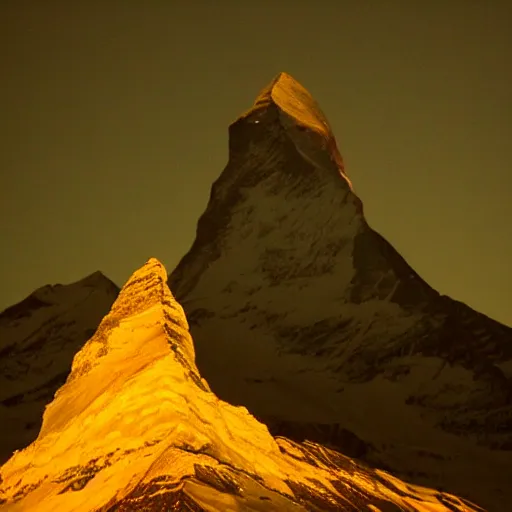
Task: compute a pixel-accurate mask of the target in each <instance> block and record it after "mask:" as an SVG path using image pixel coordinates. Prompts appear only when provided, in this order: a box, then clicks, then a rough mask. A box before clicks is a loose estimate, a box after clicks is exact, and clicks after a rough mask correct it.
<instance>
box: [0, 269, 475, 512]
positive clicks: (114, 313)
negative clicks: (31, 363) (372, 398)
mask: <svg viewBox="0 0 512 512" xmlns="http://www.w3.org/2000/svg"><path fill="white" fill-rule="evenodd" d="M166 280H167V275H166V272H165V270H164V268H163V266H162V265H161V264H160V263H159V262H158V261H157V260H155V259H151V260H149V261H148V262H147V263H146V264H145V265H144V266H143V267H142V268H141V269H139V270H138V271H136V272H135V273H134V274H133V275H132V276H131V278H130V279H129V280H128V282H127V283H126V284H125V286H124V287H123V289H122V290H121V292H120V294H119V296H118V298H117V300H116V301H115V303H114V304H113V306H112V309H111V311H110V313H109V314H108V315H107V316H106V317H105V318H104V319H103V320H102V322H101V324H100V325H99V327H98V330H97V331H96V333H95V334H94V335H93V336H92V338H91V339H90V340H89V341H88V342H87V343H86V344H85V345H84V346H83V347H82V349H81V350H80V351H79V352H78V353H77V354H76V355H75V357H74V359H73V364H72V370H71V373H70V375H69V377H68V378H67V381H66V383H65V384H64V385H63V386H62V387H61V388H60V389H59V390H58V392H57V394H56V395H55V398H54V400H53V401H52V402H51V403H50V404H49V405H48V407H47V408H46V410H45V412H44V418H43V425H42V428H41V431H40V433H39V436H38V438H37V440H36V441H35V442H33V443H32V444H31V445H30V446H29V447H28V448H26V449H25V450H23V451H21V452H17V453H16V454H15V455H14V456H13V457H12V458H11V459H10V460H9V461H8V462H7V463H6V464H5V465H4V466H3V467H2V468H1V469H0V511H2V512H3V511H9V512H18V511H34V512H55V511H59V512H71V511H73V512H100V511H101V512H113V511H117V512H120V511H125V512H127V511H132V510H133V511H134V510H137V511H142V510H144V511H148V512H151V511H154V512H157V511H162V510H169V511H170V510H173V511H195V512H203V511H204V512H212V511H223V512H229V511H232V512H234V511H240V512H241V511H246V512H250V511H254V512H257V511H258V512H262V511H265V512H272V511H275V512H287V511H288V512H300V511H303V512H306V511H308V512H320V511H325V512H329V511H332V512H343V511H346V512H362V511H365V510H366V511H374V512H376V511H381V512H385V511H386V512H394V511H396V512H398V511H409V512H413V511H418V512H419V511H424V512H428V511H431V512H433V511H438V512H442V511H447V512H448V511H460V512H463V511H464V512H472V511H475V512H476V511H477V510H482V509H480V508H478V507H477V506H473V505H472V504H470V503H468V502H466V501H464V500H462V499H459V498H457V497H455V496H453V495H449V494H446V493H440V492H437V491H432V490H429V489H425V488H420V487H415V486H412V485H409V484H406V483H405V482H401V481H400V480H398V479H396V478H394V477H393V476H391V475H390V474H388V473H386V472H384V471H379V470H372V469H369V468H366V467H364V466H362V465H360V464H358V463H356V462H355V461H353V460H351V459H349V458H347V457H344V456H343V455H341V454H339V453H336V452H334V451H331V450H329V449H326V448H323V447H322V446H320V445H318V444H315V443H309V442H308V443H302V444H301V443H296V442H293V441H290V440H287V439H284V438H273V437H272V436H271V435H270V434H269V432H268V429H267V427H266V426H264V425H263V424H261V423H259V422H258V421H257V420H256V419H255V418H253V417H252V416H251V415H250V414H249V413H248V411H247V409H246V408H245V407H235V406H233V405H230V404H227V403H225V402H223V401H221V400H219V399H218V398H217V397H216V396H215V395H214V394H213V393H212V392H211V390H210V388H209V386H208V384H207V382H206V381H205V380H204V379H202V378H201V376H200V374H199V371H198V369H197V367H196V365H195V362H194V357H195V356H194V345H193V342H192V338H191V337H190V334H189V331H188V325H187V320H186V318H185V315H184V313H183V310H182V308H181V306H180V305H179V304H178V303H177V302H176V300H175V299H174V297H173V296H172V295H171V293H170V291H169V289H168V287H167V285H166Z"/></svg>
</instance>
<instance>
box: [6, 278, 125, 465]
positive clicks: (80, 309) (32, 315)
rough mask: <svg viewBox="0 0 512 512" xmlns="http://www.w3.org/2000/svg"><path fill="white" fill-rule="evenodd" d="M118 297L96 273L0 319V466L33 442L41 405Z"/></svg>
mask: <svg viewBox="0 0 512 512" xmlns="http://www.w3.org/2000/svg"><path fill="white" fill-rule="evenodd" d="M118 292H119V289H118V288H117V287H116V285H114V283H112V281H110V280H109V279H108V278H106V277H105V276H104V275H103V274H101V273H100V272H95V273H94V274H91V275H90V276H88V277H86V278H84V279H82V280H80V281H78V282H76V283H73V284H69V285H65V286H63V285H55V286H50V285H48V286H44V287H42V288H39V289H38V290H36V291H35V292H33V293H32V294H30V295H29V296H28V297H27V298H26V299H24V300H23V301H21V302H19V303H18V304H15V305H14V306H11V307H10V308H7V309H6V310H5V311H3V312H2V313H0V464H1V463H3V462H4V461H6V460H7V459H8V458H9V457H10V456H11V454H12V452H13V451H14V450H19V449H21V448H24V447H25V446H27V445H28V444H29V443H30V442H32V441H33V440H34V439H35V438H36V436H37V433H38V432H39V428H40V426H41V420H42V416H43V411H44V407H45V405H46V404H48V403H49V402H50V401H51V400H52V399H53V395H54V393H55V391H56V390H57V389H58V388H59V387H60V386H61V385H62V384H63V383H64V382H65V381H66V378H67V376H68V374H69V372H70V370H71V361H72V360H73V356H74V355H75V354H76V352H78V350H80V349H81V348H82V345H83V344H84V343H85V341H87V339H89V338H90V337H91V336H92V334H93V333H94V331H95V330H96V327H97V326H98V324H99V323H100V320H101V319H102V318H103V316H104V315H105V314H106V313H107V312H108V311H109V309H110V307H111V306H112V303H113V302H114V300H115V298H116V296H117V294H118Z"/></svg>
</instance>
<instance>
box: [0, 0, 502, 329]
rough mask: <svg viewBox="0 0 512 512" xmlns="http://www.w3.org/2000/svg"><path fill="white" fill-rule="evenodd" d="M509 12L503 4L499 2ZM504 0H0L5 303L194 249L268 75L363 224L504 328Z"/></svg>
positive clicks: (1, 294) (0, 258) (0, 217)
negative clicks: (326, 151) (283, 90)
mask: <svg viewBox="0 0 512 512" xmlns="http://www.w3.org/2000/svg"><path fill="white" fill-rule="evenodd" d="M507 4H508V6H507ZM510 5H511V2H507V1H505V0H444V1H441V0H438V1H419V0H418V1H415V2H411V1H406V0H404V1H388V0H373V1H372V0H367V1H364V2H363V1H361V0H353V1H343V0H307V1H306V0H274V1H270V0H268V1H265V0H258V1H256V0H254V1H253V0H251V1H249V0H247V1H240V0H218V1H209V0H180V1H178V0H168V1H164V0H160V1H156V0H153V1H150V0H144V1H143V0H140V1H138V2H136V1H134V0H131V1H130V0H124V1H117V2H114V1H108V0H104V1H102V2H97V3H95V2H93V1H89V0H83V1H80V0H74V1H66V2H64V1H62V2H52V1H41V0H37V1H32V2H27V1H23V0H3V1H1V2H0V25H1V26H0V52H1V62H0V64H1V68H0V71H1V72H2V77H1V79H0V88H1V96H0V102H1V104H0V106H1V109H0V112H1V114H0V120H1V121H0V122H1V127H2V134H1V138H0V140H1V148H0V170H1V181H0V234H1V238H0V242H1V253H0V283H1V285H0V309H3V308H5V307H7V306H8V305H10V304H13V303H14V302H17V301H19V300H21V299H22V298H24V296H26V295H27V294H29V293H30V292H31V291H33V290H34V289H35V288H37V287H39V286H42V285H44V284H46V283H57V282H62V283H66V282H72V281H74V280H77V279H80V278H82V277H84V276H85V275H87V274H89V273H91V272H93V271H94V270H97V269H100V270H102V271H103V272H104V273H105V274H107V275H108V276H109V277H110V278H111V279H113V280H114V281H115V282H117V283H118V284H122V283H123V281H124V280H125V279H126V278H127V277H128V276H129V275H130V273H131V272H133V271H134V270H135V269H136V268H137V267H138V266H140V265H141V264H143V263H144V261H145V260H146V259H147V258H148V257H150V256H156V257H157V258H159V259H161V260H162V261H163V262H164V263H165V264H166V266H167V269H168V270H169V271H171V270H172V269H173V268H174V266H175V265H176V264H177V262H178V260H179V259H180V257H181V256H182V255H183V254H184V253H185V252H186V251H187V250H188V249H189V247H190V244H191V243H192V240H193V238H194V234H195V227H196V222H197V219H198V217H199V215H200V214H201V213H202V211H203V210H204V208H205V206H206V203H207V200H208V196H209V190H210V186H211V183H212V182H213V181H214V180H215V179H216V178H217V176H218V175H219V174H220V172H221V171H222V169H223V167H224V165H225V163H226V161H227V147H228V138H227V134H228V132H227V128H228V125H229V123H230V122H232V121H233V120H235V118H236V117H237V116H238V115H239V114H241V113H242V112H243V111H244V110H246V109H247V108H248V107H249V106H250V105H251V104H252V101H253V100H254V98H255V96H256V94H257V93H258V92H259V90H260V89H261V88H262V87H263V86H265V85H266V84H267V83H268V82H269V81H270V80H271V79H272V78H273V77H274V75H276V74H277V73H278V72H279V71H287V72H289V73H290V74H292V75H293V76H294V77H295V78H296V79H298V80H299V81H300V82H301V83H302V84H303V85H304V86H305V87H306V88H308V89H309V90H310V91H311V93H312V94H313V96H314V97H315V98H316V99H317V100H318V101H319V103H320V105H321V106H322V108H323V110H324V112H325V113H326V114H327V117H328V118H329V120H330V122H331V124H332V125H333V128H334V130H335V135H336V137H337V140H338V146H339V148H340V151H341V153H342V154H343V156H344V159H345V164H346V169H347V172H348V174H349V175H350V177H351V179H352V181H353V183H354V186H355V188H356V192H357V193H358V195H359V196H360V197H361V198H362V200H363V203H364V206H365V210H366V214H367V217H368V220H369V222H370V224H371V225H372V226H373V227H374V228H375V229H377V230H378V231H379V232H381V233H382V234H383V235H384V236H385V237H386V238H387V239H388V240H389V241H390V242H391V243H392V244H393V245H394V246H395V247H396V248H397V249H398V251H400V252H401V253H402V255H404V256H405V258H406V259H407V260H408V261H409V263H410V264H411V265H412V266H413V267H414V268H415V269H416V270H417V271H418V272H419V273H420V275H422V276H423V277H424V278H425V279H426V280H427V281H429V282H430V284H431V285H433V286H434V287H435V288H437V289H438V290H440V291H441V292H442V293H446V294H449V295H452V296H453V297H455V298H457V299H460V300H463V301H465V302H467V303H468V304H469V305H471V306H473V307H474V308H477V309H479V310H481V311H483V312H485V313H487V314H488V315H490V316H492V317H494V318H496V319H499V320H501V321H503V322H505V323H507V324H509V325H512V307H511V305H512V271H511V261H512V227H509V226H508V225H507V224H510V225H512V178H511V173H512V167H511V164H510V157H511V155H510V154H511V150H512V96H511V91H512V31H511V27H512V8H511V7H510Z"/></svg>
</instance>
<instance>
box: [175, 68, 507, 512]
mask: <svg viewBox="0 0 512 512" xmlns="http://www.w3.org/2000/svg"><path fill="white" fill-rule="evenodd" d="M169 285H170V287H171V289H172V291H173V293H174V295H175V296H176V298H177V299H178V300H179V301H180V303H181V304H182V305H183V308H184V310H185V312H186V314H187V318H188V320H189V323H190V327H191V333H192V335H193V337H194V340H195V346H196V353H197V361H198V367H199V368H200V370H201V373H202V374H203V376H204V377H205V378H206V379H207V380H208V382H209V383H210V385H211V386H212V389H213V390H214V391H215V392H216V393H217V394H218V395H219V396H220V398H222V399H224V400H227V401H229V402H230V403H234V404H243V405H245V406H246V407H248V409H249V410H250V411H251V412H252V413H253V414H255V415H256V416H257V417H258V418H260V419H261V420H263V421H264V422H265V423H267V424H268V425H269V427H270V428H271V430H272V431H273V432H274V433H280V434H283V435H288V436H293V437H294V438H296V439H297V438H299V439H302V438H309V439H315V440H317V441H321V442H324V443H330V444H332V445H334V446H338V447H342V448H343V449H350V450H352V451H353V454H354V455H357V456H361V457H365V458H366V459H367V460H368V461H370V462H372V463H374V464H377V465H380V466H381V467H384V466H385V467H389V468H392V469H393V470H395V471H398V472H399V473H400V474H402V475H407V476H409V477H412V478H414V479H416V480H417V481H419V482H422V483H425V484H428V485H430V486H434V487H447V488H449V489H451V490H456V491H457V492H459V493H462V494H464V495H467V496H472V497H475V499H479V500H481V501H482V503H487V504H490V503H494V502H495V497H496V496H498V495H499V496H502V497H504V496H507V497H508V499H509V501H512V490H511V488H510V486H509V483H508V476H507V475H508V474H511V472H512V455H511V454H512V452H511V451H510V450H511V449H512V421H511V418H512V409H511V405H510V404H511V397H512V393H511V377H512V330H511V329H510V328H508V327H505V326H504V325H501V324H499V323H498V322H495V321H493V320H491V319H489V318H487V317H485V316H484V315H482V314H480V313H477V312H476V311H474V310H472V309H471V308H469V307H467V306H466V305H464V304H462V303H459V302H457V301H454V300H452V299H450V298H449V297H445V296H441V295H439V294H438V293H437V292H436V291H435V290H433V289H432V288H431V287H430V286H429V285H428V284H427V283H426V282H425V281H424V280H423V279H421V277H420V276H419V275H418V274H417V273H416V272H415V271H414V270H413V269H412V268H411V267H410V266H409V265H408V264H407V262H405V261H404V259H403V258H402V257H401V256H400V255H399V254H398V253H397V252H396V251H395V250H394V248H393V247H392V246H391V245H390V244H389V243H388V242H387V241H386V240H385V239H384V238H383V237H382V236H380V235H379V234H378V233H376V232H375V231H373V230H372V229H371V228H370V227H369V226H368V224H367V222H366V220H365V217H364V212H363V207H362V203H361V201H360V199H359V198H358V197H357V196H356V194H355V193H354V190H353V188H352V185H351V183H350V181H349V179H348V177H347V175H346V173H345V170H344V167H343V162H342V158H341V156H340V153H339V151H338V149H337V146H336V142H335V139H334V136H333V133H332V131H331V129H330V127H329V124H328V122H327V120H326V118H325V116H324V114H323V113H322V112H321V110H320V108H319V107H318V105H317V104H316V102H315V101H314V99H313V98H312V97H311V95H310V94H309V93H308V92H307V91H306V90H305V89H304V88H303V87H302V86H301V85H300V84H299V83H297V82H296V81H295V80H294V79H293V78H292V77H290V76H289V75H287V74H285V73H281V74H280V75H279V76H277V77H276V78H275V79H274V80H273V81H272V82H271V84H270V85H269V86H267V87H266V88H265V89H264V90H263V91H262V92H261V93H260V94H259V95H258V97H257V99H256V102H255V104H254V106H253V107H252V108H251V109H250V110H249V111H248V112H246V113H245V114H243V115H242V116H241V117H240V118H239V119H238V120H236V121H235V122H234V123H233V124H232V125H231V126H230V128H229V162H228V164H227V166H226V168H225V169H224V171H223V172H222V174H221V175H220V177H219V178H218V180H217V181H216V182H215V183H214V184H213V186H212V190H211V195H210V200H209V202H208V205H207V207H206V211H205V212H204V214H203V215H202V216H201V218H200V219H199V222H198V226H197V234H196V239H195V241H194V243H193V245H192V248H191V249H190V251H189V252H188V253H187V254H186V255H185V256H184V257H183V259H182V261H181V262H180V263H179V265H178V267H177V268H176V270H175V271H174V272H172V274H171V276H170V280H169ZM489 506H490V505H489ZM492 510H502V509H501V508H500V505H499V503H497V504H496V508H492Z"/></svg>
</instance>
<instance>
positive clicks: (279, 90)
mask: <svg viewBox="0 0 512 512" xmlns="http://www.w3.org/2000/svg"><path fill="white" fill-rule="evenodd" d="M271 105H275V106H276V107H277V108H278V109H279V111H280V112H281V113H282V114H284V115H286V116H287V117H288V118H290V119H291V120H293V122H294V123H295V124H297V125H299V126H303V127H308V128H310V129H312V130H313V131H315V132H317V133H319V134H320V135H322V137H324V138H328V139H332V138H334V137H333V135H332V132H331V128H330V126H329V122H328V121H327V118H326V117H325V115H324V113H323V112H322V109H321V108H320V106H319V105H318V103H317V102H316V101H315V99H314V98H313V96H312V95H311V93H310V92H309V91H308V90H307V89H306V88H305V87H304V86H303V85H302V84H301V83H300V82H299V81H298V80H296V79H295V78H294V77H292V76H291V75H290V74H289V73H286V72H284V71H282V72H280V73H279V74H277V75H276V76H275V77H274V78H273V79H272V81H271V82H270V83H269V84H268V85H267V86H266V87H264V88H263V89H262V90H261V91H260V93H259V94H258V96H257V97H256V100H255V102H254V105H253V106H252V108H251V109H250V110H249V111H248V112H247V113H246V114H244V115H243V116H242V117H247V116H249V115H251V114H253V113H255V112H257V111H260V110H262V109H266V108H268V107H269V106H271Z"/></svg>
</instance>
